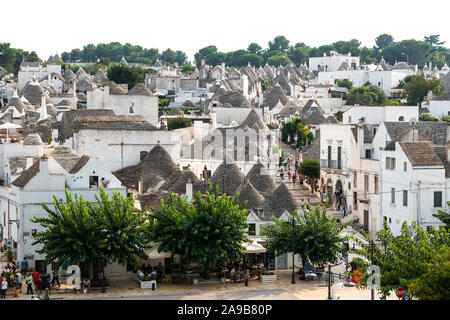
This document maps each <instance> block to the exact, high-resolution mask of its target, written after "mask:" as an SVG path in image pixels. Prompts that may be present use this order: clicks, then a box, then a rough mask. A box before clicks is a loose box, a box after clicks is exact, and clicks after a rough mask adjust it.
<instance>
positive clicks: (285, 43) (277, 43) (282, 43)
mask: <svg viewBox="0 0 450 320" xmlns="http://www.w3.org/2000/svg"><path fill="white" fill-rule="evenodd" d="M268 46H269V51H274V50H280V51H282V52H286V51H287V50H288V49H289V40H288V39H286V37H285V36H277V37H275V39H273V41H269V43H268Z"/></svg>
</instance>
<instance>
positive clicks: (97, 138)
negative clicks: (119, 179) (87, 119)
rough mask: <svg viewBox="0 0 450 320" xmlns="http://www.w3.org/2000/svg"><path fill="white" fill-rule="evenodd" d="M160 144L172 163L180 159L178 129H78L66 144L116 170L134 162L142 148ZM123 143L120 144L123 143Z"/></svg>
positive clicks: (138, 159) (135, 162)
mask: <svg viewBox="0 0 450 320" xmlns="http://www.w3.org/2000/svg"><path fill="white" fill-rule="evenodd" d="M158 141H160V144H161V145H162V146H163V147H164V148H165V149H166V150H167V152H169V154H170V155H171V156H172V159H173V161H174V162H175V163H179V159H180V136H179V133H176V132H169V131H160V130H151V131H144V130H136V131H131V130H111V131H109V130H80V131H79V132H78V133H74V136H73V139H71V141H67V142H66V145H68V146H70V147H72V148H73V149H74V150H75V152H77V153H78V154H80V155H83V154H89V155H91V156H92V157H94V158H95V159H97V160H99V161H100V162H101V163H102V165H104V166H105V168H106V169H108V170H110V171H116V170H119V169H122V168H125V167H129V166H132V165H136V164H138V163H139V161H140V152H141V151H150V150H151V149H152V148H153V147H154V146H155V145H156V144H158ZM122 144H123V145H122Z"/></svg>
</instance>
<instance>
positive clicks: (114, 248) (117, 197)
mask: <svg viewBox="0 0 450 320" xmlns="http://www.w3.org/2000/svg"><path fill="white" fill-rule="evenodd" d="M95 199H96V203H95V205H94V206H92V207H91V209H92V212H91V214H92V215H94V216H96V217H97V218H98V219H99V224H100V226H102V227H103V229H102V230H103V233H104V234H103V236H104V238H105V239H106V246H105V248H104V252H103V253H104V255H105V256H106V258H107V260H106V261H117V262H118V263H119V264H121V265H126V264H129V265H135V264H136V257H139V258H141V259H144V260H145V259H147V255H146V253H145V251H144V250H145V249H146V248H148V247H149V243H150V241H151V239H150V238H149V233H148V225H147V222H146V221H147V219H148V214H147V213H146V212H145V211H143V212H142V211H141V212H134V200H133V197H132V196H130V197H128V198H125V197H124V196H123V195H121V194H120V193H119V192H115V193H113V194H112V196H111V197H109V196H108V195H107V194H106V192H105V191H104V190H103V189H100V196H95Z"/></svg>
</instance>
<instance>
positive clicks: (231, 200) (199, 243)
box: [152, 185, 248, 267]
mask: <svg viewBox="0 0 450 320" xmlns="http://www.w3.org/2000/svg"><path fill="white" fill-rule="evenodd" d="M237 199H238V196H235V197H229V196H228V195H220V194H219V188H218V186H217V188H216V189H215V190H214V191H213V188H212V185H210V189H209V191H207V192H206V196H205V197H202V195H201V194H200V192H198V193H197V196H196V197H195V199H193V202H192V203H191V202H189V201H188V200H187V199H186V198H185V197H180V196H178V195H176V194H171V195H170V196H168V197H167V199H166V201H164V200H161V208H160V209H159V210H153V211H154V212H155V213H154V215H152V238H153V239H154V240H155V241H157V242H160V243H161V244H160V247H159V248H160V250H162V251H168V252H172V254H174V255H175V254H178V255H180V260H181V261H182V262H184V263H186V264H187V265H189V264H190V263H192V262H198V263H199V264H200V265H202V266H205V267H208V266H211V265H212V264H215V263H216V262H217V261H225V260H226V259H231V260H234V259H235V258H236V257H238V256H240V255H241V250H242V249H243V246H242V244H243V243H244V242H246V241H248V239H247V236H246V229H247V227H248V225H247V223H246V220H247V217H246V216H247V211H246V210H245V209H244V208H243V207H240V206H239V205H238V204H236V200H237Z"/></svg>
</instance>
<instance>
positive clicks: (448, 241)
mask: <svg viewBox="0 0 450 320" xmlns="http://www.w3.org/2000/svg"><path fill="white" fill-rule="evenodd" d="M377 236H378V238H379V240H380V242H381V244H382V247H381V248H380V247H378V246H374V248H373V263H374V265H377V266H379V267H380V275H381V279H380V280H381V283H380V287H379V288H377V290H378V291H379V292H380V294H381V295H382V299H385V298H386V297H387V296H389V295H390V294H392V290H395V289H396V288H397V287H403V288H405V289H406V290H408V291H409V292H410V293H412V294H413V295H414V294H417V296H418V297H419V298H423V296H422V297H421V293H419V292H422V293H423V292H426V291H425V290H423V288H422V286H424V287H425V286H428V285H431V287H434V288H439V287H441V288H445V287H446V286H447V287H448V275H447V276H445V275H440V276H438V277H435V276H433V279H434V280H436V279H437V280H439V279H441V280H442V282H436V283H433V284H431V283H430V282H432V281H428V282H423V281H421V280H420V279H423V277H425V276H426V274H427V272H428V273H430V276H431V274H433V275H435V274H436V273H435V271H433V270H429V266H430V264H433V263H436V261H440V260H441V259H446V261H444V263H445V264H446V265H447V267H446V268H447V273H448V264H449V261H448V254H446V253H448V252H449V250H450V234H449V233H448V232H447V231H446V229H445V228H440V229H439V230H432V231H425V230H424V229H422V228H421V227H419V226H418V225H417V224H416V223H415V222H414V221H413V223H412V225H410V226H408V224H407V223H406V222H405V223H404V224H403V225H402V228H401V232H400V235H398V236H394V234H393V233H392V231H391V230H390V228H389V227H388V226H387V224H385V226H384V228H383V230H381V231H379V232H377ZM365 237H366V240H368V241H370V238H369V237H368V236H367V235H365ZM371 251H372V250H371V248H370V246H367V245H365V246H364V247H363V249H361V250H359V251H358V253H359V254H361V255H362V256H363V257H365V258H366V259H367V260H368V261H371V259H372V252H371ZM443 269H444V268H442V270H443ZM368 276H369V275H368V274H366V275H365V279H364V281H363V283H364V286H366V285H367V280H368ZM446 279H447V280H446ZM429 280H431V279H429ZM413 284H416V285H417V284H420V287H421V288H419V286H413ZM416 290H417V291H416ZM434 294H435V296H438V295H440V294H439V293H437V292H435V293H434ZM444 295H447V296H448V293H444Z"/></svg>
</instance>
